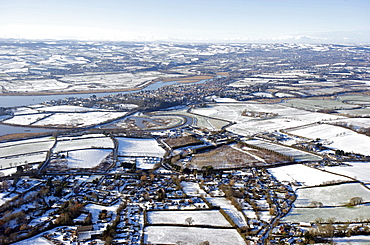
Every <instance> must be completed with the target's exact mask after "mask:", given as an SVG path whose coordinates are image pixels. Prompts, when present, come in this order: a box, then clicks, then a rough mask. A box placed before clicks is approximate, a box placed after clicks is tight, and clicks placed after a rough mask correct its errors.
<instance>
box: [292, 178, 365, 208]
mask: <svg viewBox="0 0 370 245" xmlns="http://www.w3.org/2000/svg"><path fill="white" fill-rule="evenodd" d="M296 193H297V200H296V201H295V202H294V205H295V206H296V207H307V206H310V204H311V202H312V201H317V202H321V203H322V204H323V205H324V206H340V205H345V204H347V203H349V201H350V199H351V198H352V197H362V199H363V201H364V202H370V190H369V189H367V188H365V187H364V186H363V185H361V184H360V183H346V184H341V185H332V186H322V187H313V188H302V189H298V190H297V191H296Z"/></svg>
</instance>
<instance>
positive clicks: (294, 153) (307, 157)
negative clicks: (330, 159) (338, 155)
mask: <svg viewBox="0 0 370 245" xmlns="http://www.w3.org/2000/svg"><path fill="white" fill-rule="evenodd" d="M245 143H247V144H250V145H254V146H258V147H262V148H265V149H269V150H272V151H275V152H278V153H281V154H283V155H285V156H291V157H293V158H294V160H295V161H296V162H304V161H321V160H322V157H320V156H317V155H315V154H312V153H308V152H305V151H301V150H297V149H294V148H291V147H287V146H282V145H278V144H274V143H270V142H267V141H263V140H248V141H245Z"/></svg>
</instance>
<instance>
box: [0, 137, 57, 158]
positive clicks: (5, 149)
mask: <svg viewBox="0 0 370 245" xmlns="http://www.w3.org/2000/svg"><path fill="white" fill-rule="evenodd" d="M54 142H55V140H54V139H53V138H47V137H43V138H37V139H31V140H19V141H12V142H6V143H0V157H7V156H15V155H24V154H29V153H33V152H46V151H48V150H49V149H50V148H51V147H52V146H53V145H54Z"/></svg>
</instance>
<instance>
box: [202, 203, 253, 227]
mask: <svg viewBox="0 0 370 245" xmlns="http://www.w3.org/2000/svg"><path fill="white" fill-rule="evenodd" d="M206 199H207V201H209V202H210V203H211V204H212V205H213V206H220V207H221V208H222V209H223V210H224V211H225V212H226V213H227V214H228V215H229V216H230V218H231V219H232V220H233V221H234V222H235V224H236V225H237V226H238V227H239V228H241V227H244V226H248V223H247V221H246V220H245V217H244V216H243V214H242V212H239V211H238V210H237V209H236V208H235V206H234V205H232V204H231V201H230V200H227V199H226V198H225V197H206Z"/></svg>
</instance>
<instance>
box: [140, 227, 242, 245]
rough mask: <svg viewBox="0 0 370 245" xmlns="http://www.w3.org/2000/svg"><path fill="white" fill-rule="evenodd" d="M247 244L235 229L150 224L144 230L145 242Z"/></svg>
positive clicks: (214, 244) (216, 244)
mask: <svg viewBox="0 0 370 245" xmlns="http://www.w3.org/2000/svg"><path fill="white" fill-rule="evenodd" d="M205 241H208V242H209V244H212V245H225V244H246V243H245V242H244V240H243V238H242V237H241V236H240V235H239V233H238V232H237V231H236V230H235V229H213V228H197V227H174V226H148V227H146V228H145V230H144V243H145V244H149V243H150V244H199V243H202V242H205Z"/></svg>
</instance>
